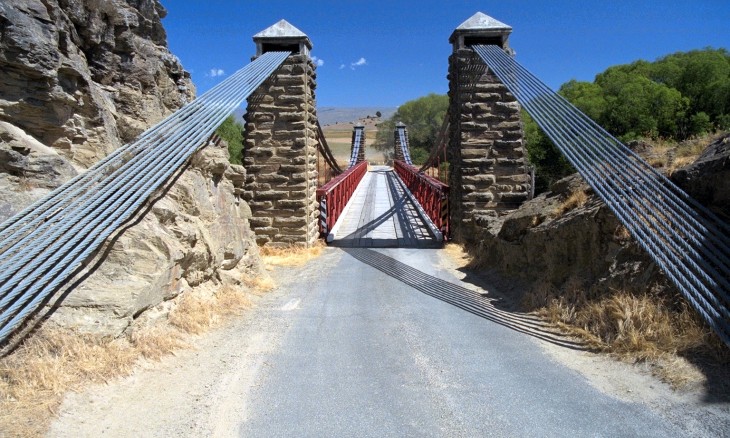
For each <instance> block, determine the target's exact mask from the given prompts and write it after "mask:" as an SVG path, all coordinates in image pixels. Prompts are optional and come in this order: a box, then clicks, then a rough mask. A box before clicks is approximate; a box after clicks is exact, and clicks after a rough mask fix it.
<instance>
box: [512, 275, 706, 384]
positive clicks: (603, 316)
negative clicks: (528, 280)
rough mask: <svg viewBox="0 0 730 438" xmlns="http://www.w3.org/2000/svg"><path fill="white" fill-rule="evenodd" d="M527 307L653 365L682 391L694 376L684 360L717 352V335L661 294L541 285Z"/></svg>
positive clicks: (594, 342)
mask: <svg viewBox="0 0 730 438" xmlns="http://www.w3.org/2000/svg"><path fill="white" fill-rule="evenodd" d="M523 304H524V305H525V306H526V307H527V308H529V309H531V310H535V311H536V313H538V314H540V315H542V316H544V317H546V319H548V320H549V321H550V322H552V323H554V324H556V325H557V326H560V327H561V328H562V329H563V330H565V331H567V332H569V333H571V334H573V335H576V336H578V337H580V338H582V339H583V340H584V341H586V342H587V344H588V346H590V347H592V348H593V349H595V350H599V351H603V352H605V353H609V354H611V355H613V356H616V357H618V358H620V359H622V360H625V361H629V362H648V363H650V364H651V365H653V368H654V371H655V373H656V374H657V375H658V376H659V377H660V378H662V379H663V380H665V381H666V382H668V383H670V384H672V385H674V386H676V387H679V386H682V385H683V384H685V383H686V382H687V381H688V380H689V377H688V376H689V373H690V372H691V371H690V370H689V369H688V368H687V367H683V366H679V365H678V363H679V361H680V356H690V355H693V354H696V353H698V352H702V353H708V352H712V350H714V349H716V347H717V346H716V345H715V343H716V340H715V339H714V338H715V337H714V336H713V335H712V333H711V332H710V331H709V330H708V329H707V327H705V325H704V324H702V322H701V321H700V320H699V318H698V317H697V315H696V312H694V311H693V310H692V309H690V308H689V307H688V306H687V304H686V303H684V302H683V301H681V302H679V303H677V302H672V301H670V300H669V299H668V298H667V297H664V296H661V295H659V294H652V293H640V294H633V293H629V292H626V291H612V292H611V293H609V294H604V295H602V296H594V294H592V293H590V292H589V291H587V290H586V289H585V288H583V287H582V285H581V283H580V281H577V280H572V281H568V282H567V283H566V285H565V286H564V287H563V288H562V289H561V290H557V289H556V288H554V287H552V286H550V285H546V284H538V285H536V286H535V287H534V288H533V290H532V291H531V292H530V293H528V294H527V295H526V296H525V300H524V303H523Z"/></svg>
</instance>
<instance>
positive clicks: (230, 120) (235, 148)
mask: <svg viewBox="0 0 730 438" xmlns="http://www.w3.org/2000/svg"><path fill="white" fill-rule="evenodd" d="M215 132H216V134H218V135H220V136H221V138H222V139H223V140H225V141H226V142H227V143H228V152H229V154H230V159H229V161H230V162H231V163H232V164H241V160H242V159H243V156H242V150H243V125H242V124H241V123H240V122H238V121H236V119H235V118H234V117H233V116H228V117H227V118H226V119H225V120H224V121H223V123H222V124H221V125H220V126H219V127H218V129H217V130H216V131H215Z"/></svg>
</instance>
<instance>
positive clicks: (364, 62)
mask: <svg viewBox="0 0 730 438" xmlns="http://www.w3.org/2000/svg"><path fill="white" fill-rule="evenodd" d="M363 65H368V61H367V60H366V59H365V58H360V59H358V60H357V61H355V62H352V63H350V68H351V69H353V70H355V67H360V66H363Z"/></svg>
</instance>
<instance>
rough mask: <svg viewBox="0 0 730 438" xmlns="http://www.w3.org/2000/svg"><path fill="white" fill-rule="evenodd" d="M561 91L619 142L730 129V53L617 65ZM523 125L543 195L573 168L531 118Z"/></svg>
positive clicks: (678, 55)
mask: <svg viewBox="0 0 730 438" xmlns="http://www.w3.org/2000/svg"><path fill="white" fill-rule="evenodd" d="M558 92H559V93H560V94H561V95H562V96H563V97H565V98H566V99H567V100H568V101H570V102H571V103H572V104H573V105H575V106H576V107H578V108H579V109H580V110H581V111H583V112H584V113H585V114H586V115H588V116H589V117H590V118H592V119H593V120H595V121H596V122H597V123H598V124H599V125H601V126H602V127H604V128H605V129H606V130H607V131H609V132H610V133H611V134H613V135H615V136H617V137H618V138H620V139H621V140H624V141H628V140H632V139H635V138H637V137H651V138H664V139H669V140H683V139H686V138H688V137H692V136H695V135H699V134H703V133H706V132H709V131H712V130H713V129H730V53H728V51H727V50H725V49H711V48H707V49H703V50H693V51H690V52H680V53H674V54H671V55H668V56H665V57H663V58H660V59H658V60H657V61H655V62H647V61H636V62H633V63H631V64H625V65H617V66H613V67H609V68H608V69H606V70H605V71H604V72H602V73H600V74H598V75H597V76H596V79H595V81H594V82H580V81H576V80H571V81H569V82H566V83H565V84H563V86H561V87H560V90H559V91H558ZM524 121H525V141H526V147H527V151H528V154H529V157H530V161H531V162H532V163H533V165H535V167H536V168H537V170H536V174H537V177H538V181H537V184H536V189H537V192H540V191H543V190H545V189H546V188H547V187H549V184H551V183H552V182H553V181H555V180H556V179H559V178H561V177H563V176H565V175H567V174H569V173H570V172H572V167H571V166H570V165H569V164H568V163H567V161H566V160H565V158H564V157H563V156H562V155H561V154H560V153H559V151H558V150H557V148H556V147H555V146H554V145H553V144H552V143H551V142H550V140H549V139H548V138H547V137H546V136H545V134H544V133H543V132H542V131H541V130H540V129H539V128H538V127H537V125H536V124H535V122H534V121H533V120H532V119H530V118H529V117H524Z"/></svg>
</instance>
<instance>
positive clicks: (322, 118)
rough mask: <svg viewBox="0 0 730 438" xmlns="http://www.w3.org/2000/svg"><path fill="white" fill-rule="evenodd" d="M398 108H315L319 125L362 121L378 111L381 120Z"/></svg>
mask: <svg viewBox="0 0 730 438" xmlns="http://www.w3.org/2000/svg"><path fill="white" fill-rule="evenodd" d="M397 109H398V108H388V107H351V108H339V107H334V106H320V107H318V108H317V117H318V118H319V123H320V125H322V126H324V125H334V124H335V123H345V122H352V121H354V120H360V119H364V118H365V117H367V116H375V113H376V112H378V111H380V113H381V119H387V118H389V117H390V116H392V115H393V114H394V113H395V111H396V110H397Z"/></svg>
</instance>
